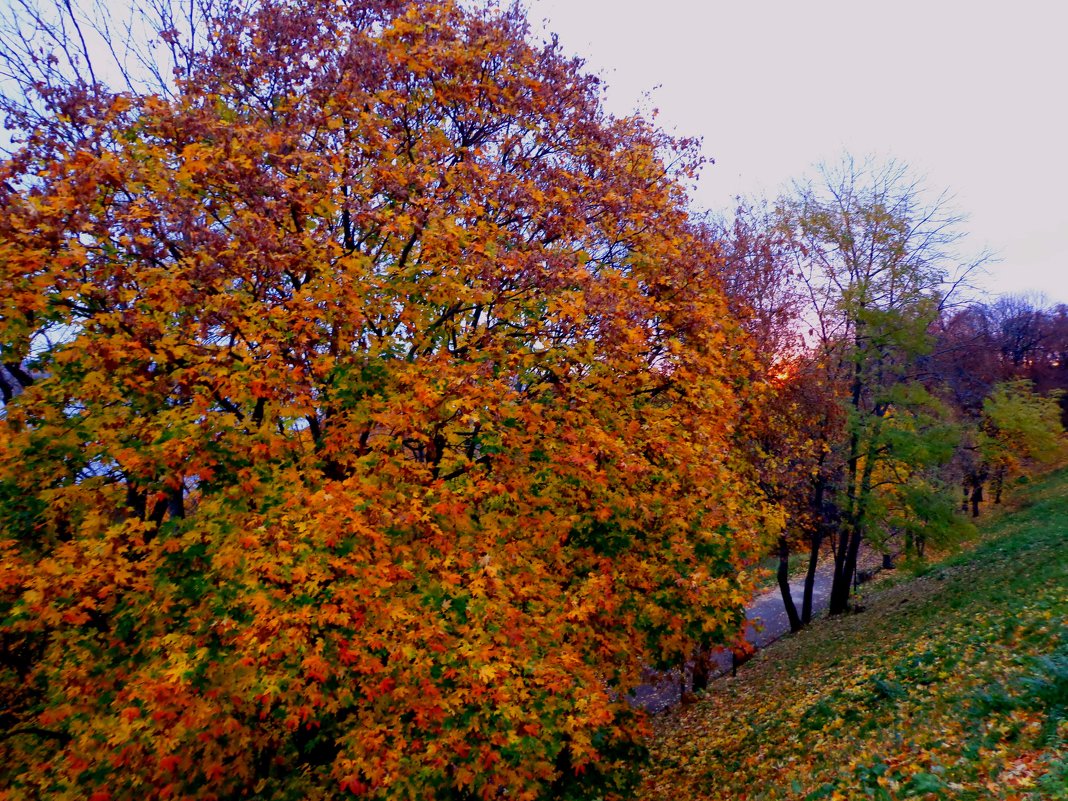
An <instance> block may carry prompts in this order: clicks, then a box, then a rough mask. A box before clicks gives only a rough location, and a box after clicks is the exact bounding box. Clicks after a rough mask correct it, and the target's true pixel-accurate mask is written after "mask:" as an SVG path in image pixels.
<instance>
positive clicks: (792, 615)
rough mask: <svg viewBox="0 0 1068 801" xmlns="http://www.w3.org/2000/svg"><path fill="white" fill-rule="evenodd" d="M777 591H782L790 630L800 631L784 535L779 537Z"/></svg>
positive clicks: (788, 553)
mask: <svg viewBox="0 0 1068 801" xmlns="http://www.w3.org/2000/svg"><path fill="white" fill-rule="evenodd" d="M777 578H778V581H779V592H780V593H782V602H783V606H785V607H786V617H787V618H788V619H789V620H790V631H792V632H797V631H801V618H800V617H799V616H798V614H797V606H796V605H795V604H794V598H793V594H792V593H791V592H790V545H789V543H788V542H787V541H786V537H785V535H783V536H780V537H779V570H778V574H777Z"/></svg>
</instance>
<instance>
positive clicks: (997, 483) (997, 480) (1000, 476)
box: [993, 467, 1005, 506]
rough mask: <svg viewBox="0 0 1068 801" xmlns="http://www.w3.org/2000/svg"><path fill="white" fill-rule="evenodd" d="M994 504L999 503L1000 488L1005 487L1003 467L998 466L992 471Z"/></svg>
mask: <svg viewBox="0 0 1068 801" xmlns="http://www.w3.org/2000/svg"><path fill="white" fill-rule="evenodd" d="M993 485H994V486H993V489H994V505H995V506H997V505H998V504H1000V503H1001V490H1002V489H1003V488H1004V487H1005V468H1004V467H999V468H998V469H997V470H995V471H994V481H993Z"/></svg>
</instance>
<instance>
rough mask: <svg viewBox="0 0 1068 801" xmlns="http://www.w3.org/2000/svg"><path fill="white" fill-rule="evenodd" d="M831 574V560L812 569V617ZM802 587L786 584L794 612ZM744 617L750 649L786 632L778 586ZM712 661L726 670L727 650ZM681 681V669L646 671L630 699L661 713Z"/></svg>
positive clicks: (824, 598)
mask: <svg viewBox="0 0 1068 801" xmlns="http://www.w3.org/2000/svg"><path fill="white" fill-rule="evenodd" d="M833 575H834V564H833V563H832V562H829V561H825V562H824V563H823V564H821V565H820V566H819V567H818V568H817V569H816V580H815V582H814V583H813V585H812V614H813V616H815V615H817V614H819V613H820V612H822V611H823V610H824V609H826V608H827V604H828V601H829V600H830V596H831V579H832V577H833ZM804 587H805V582H804V579H798V580H797V581H794V582H792V583H791V584H790V593H791V594H792V595H793V598H794V603H795V604H796V605H797V611H798V614H800V613H801V600H802V593H803V592H804ZM745 616H746V627H745V638H746V640H747V641H749V642H750V643H751V644H752V645H753V647H754V648H757V649H759V648H764V647H765V646H767V645H770V644H771V643H773V642H775V641H776V640H777V639H779V638H780V637H782V636H784V635H786V634H789V633H790V619H789V618H788V617H787V616H786V605H785V604H783V602H782V594H781V593H780V592H779V587H778V585H776V586H775V587H774V588H773V589H770V590H768V591H767V592H765V593H763V594H762V595H758V596H757V597H756V598H754V599H753V601H752V603H750V604H749V606H748V607H746V614H745ZM713 661H714V662H715V664H716V665H717V666H718V668H719V670H718V672H716V673H714V675H717V676H722V675H724V674H725V673H729V672H730V670H731V652H730V651H728V650H720V651H718V652H717V653H716V654H715V655H714V659H713ZM688 672H689V671H688V670H687V673H688ZM681 680H682V672H681V671H680V670H678V669H675V670H670V671H667V672H664V673H657V672H655V671H649V676H648V681H647V682H646V683H644V684H642V685H640V686H639V687H638V688H637V689H636V690H635V691H634V693H633V695H631V702H632V703H633V704H634V705H635V706H640V707H642V708H644V709H646V710H648V711H649V712H661V711H663V710H665V709H667V708H668V707H671V706H674V705H675V704H677V703H678V702H679V698H680V697H681V694H682V687H681ZM687 680H688V676H687Z"/></svg>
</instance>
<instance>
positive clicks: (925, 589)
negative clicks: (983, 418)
mask: <svg viewBox="0 0 1068 801" xmlns="http://www.w3.org/2000/svg"><path fill="white" fill-rule="evenodd" d="M1017 500H1018V501H1020V503H1021V505H1022V507H1023V508H1022V509H1021V510H1019V511H1016V512H1013V513H1001V514H999V515H997V516H991V518H990V520H989V521H988V522H987V523H986V524H985V525H984V526H983V528H982V534H983V541H982V542H981V543H980V544H979V545H977V546H976V547H975V548H974V549H972V550H970V551H968V552H966V553H964V554H962V555H960V556H958V557H955V558H953V559H951V560H948V561H946V562H944V563H942V564H941V565H939V566H937V567H936V568H935V569H933V570H931V571H929V572H928V573H927V574H926V575H925V576H924V577H922V578H918V579H915V580H913V581H908V582H902V583H900V584H898V585H896V586H891V587H888V588H885V589H881V590H878V591H876V592H869V594H868V597H867V598H865V599H864V601H863V603H864V604H865V606H866V609H865V611H864V612H863V613H862V614H858V615H853V616H850V617H847V618H844V619H839V620H832V621H824V622H821V623H820V624H818V625H817V626H816V627H815V628H813V629H812V630H809V631H805V632H802V633H801V634H800V635H798V636H796V637H791V638H788V639H787V640H784V641H783V642H781V643H779V644H778V645H776V646H773V647H772V648H771V649H769V650H768V651H767V652H765V653H764V654H763V655H761V657H759V658H758V659H756V660H754V661H753V662H751V663H750V664H749V665H748V666H746V668H745V669H744V670H743V671H741V672H740V673H739V676H738V678H737V679H733V680H725V681H722V682H720V683H718V684H717V685H716V686H715V687H714V688H713V690H712V695H711V697H710V698H708V699H707V700H705V701H702V702H701V703H699V704H697V705H695V706H692V707H689V708H687V709H684V710H682V711H681V712H677V713H674V714H672V715H669V716H666V717H664V718H661V719H660V720H658V721H657V723H656V737H655V741H654V743H653V746H652V751H653V761H652V765H651V767H650V768H649V769H648V770H647V772H646V781H645V785H644V788H643V793H644V797H645V798H647V799H650V801H651V800H652V799H671V801H682V800H685V799H699V798H707V799H727V798H732V799H733V798H736V799H747V798H748V799H765V798H766V799H786V798H790V799H817V798H830V799H863V798H869V797H870V798H876V799H898V798H928V799H930V798H949V799H988V798H995V799H1068V471H1060V472H1058V473H1055V474H1053V475H1051V476H1049V477H1047V478H1045V479H1044V480H1042V481H1040V482H1036V483H1035V484H1033V485H1031V486H1030V487H1028V488H1027V490H1026V491H1025V492H1021V493H1020V495H1019V497H1018V499H1017Z"/></svg>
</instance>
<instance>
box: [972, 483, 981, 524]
mask: <svg viewBox="0 0 1068 801" xmlns="http://www.w3.org/2000/svg"><path fill="white" fill-rule="evenodd" d="M971 502H972V517H979V504H980V503H982V502H983V482H981V481H975V482H973V483H972V495H971Z"/></svg>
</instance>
